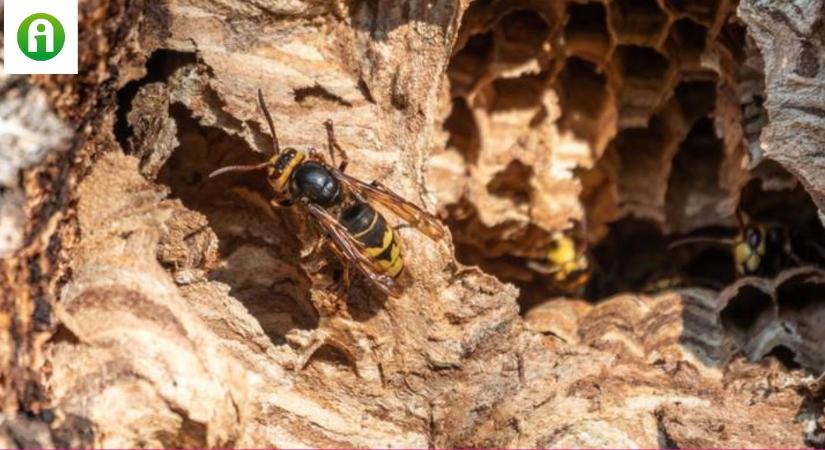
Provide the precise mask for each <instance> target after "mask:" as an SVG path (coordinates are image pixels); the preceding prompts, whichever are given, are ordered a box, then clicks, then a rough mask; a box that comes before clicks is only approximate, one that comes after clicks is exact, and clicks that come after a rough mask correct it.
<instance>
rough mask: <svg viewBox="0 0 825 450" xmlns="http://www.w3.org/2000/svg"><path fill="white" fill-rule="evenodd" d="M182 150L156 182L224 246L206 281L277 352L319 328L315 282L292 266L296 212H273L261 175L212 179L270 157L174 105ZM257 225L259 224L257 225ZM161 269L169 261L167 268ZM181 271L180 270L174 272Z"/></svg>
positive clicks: (295, 256)
mask: <svg viewBox="0 0 825 450" xmlns="http://www.w3.org/2000/svg"><path fill="white" fill-rule="evenodd" d="M169 113H170V116H171V117H172V118H173V119H174V121H175V123H176V125H177V138H178V142H179V145H178V147H177V148H176V149H175V150H174V151H173V152H172V154H171V155H170V157H169V158H168V159H167V160H166V161H165V163H164V164H163V166H161V168H160V171H159V172H158V175H157V181H158V182H159V183H161V184H163V185H165V186H168V187H169V189H170V198H173V199H180V201H181V202H182V203H183V204H184V205H185V206H186V207H187V208H188V209H190V210H193V211H197V212H199V213H201V214H203V215H204V216H205V218H206V222H207V223H208V225H209V228H210V229H211V230H212V232H214V233H215V235H216V237H217V240H218V249H217V251H218V255H219V257H220V260H221V261H223V263H222V264H221V265H220V266H208V265H207V266H204V267H200V268H201V269H203V270H205V271H207V273H208V278H209V279H210V280H213V281H219V282H221V283H225V284H227V285H229V286H230V295H231V296H232V297H234V298H236V299H238V300H239V301H241V302H242V303H243V304H244V306H245V307H246V309H247V310H248V311H249V313H250V314H252V315H253V316H254V317H255V318H256V319H257V320H258V322H259V323H260V324H261V327H262V328H263V330H264V332H265V333H266V334H267V335H268V336H269V337H270V339H272V341H273V343H275V344H277V345H282V344H285V343H286V341H285V339H284V336H285V335H286V334H287V333H288V332H289V331H290V330H292V329H315V328H317V327H318V314H317V312H316V311H315V309H314V307H313V306H312V303H311V302H310V299H309V295H310V284H311V282H310V280H309V279H308V277H307V275H306V274H304V273H303V272H302V270H301V269H300V268H299V267H297V265H295V264H294V263H292V261H298V260H300V259H301V253H300V252H301V247H300V246H299V245H298V244H297V242H296V239H294V238H290V236H294V235H295V233H296V232H297V231H296V230H297V228H296V224H295V221H294V220H293V218H292V217H291V215H290V213H289V212H287V211H278V210H276V211H275V212H274V213H273V212H272V209H270V206H269V199H270V198H271V188H270V187H269V184H268V183H267V181H266V177H265V174H264V173H263V172H261V171H254V172H236V173H232V172H230V173H226V174H223V175H221V176H219V177H216V178H209V174H210V173H211V172H212V171H214V170H216V169H218V168H220V167H224V166H228V165H244V164H257V163H260V162H261V161H263V159H264V157H263V156H262V155H260V154H259V153H256V152H255V151H253V150H252V149H251V148H250V147H249V145H248V144H246V142H245V141H244V140H243V139H241V138H240V137H237V136H233V135H230V134H228V133H227V132H226V131H224V130H222V129H221V128H218V127H209V126H203V125H201V124H199V123H198V121H197V120H196V119H195V118H193V117H192V113H191V112H190V111H189V110H188V109H187V108H186V107H185V106H183V105H181V104H177V103H175V104H172V105H171V106H170V110H169ZM255 224H257V225H255ZM162 262H163V261H162ZM172 269H173V270H174V269H175V268H174V267H173V268H172Z"/></svg>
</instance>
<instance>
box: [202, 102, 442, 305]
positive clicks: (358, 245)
mask: <svg viewBox="0 0 825 450" xmlns="http://www.w3.org/2000/svg"><path fill="white" fill-rule="evenodd" d="M258 102H259V103H260V107H261V110H262V111H263V113H264V116H265V118H266V121H267V123H268V124H269V131H270V133H271V134H272V136H271V145H272V156H271V157H270V158H269V160H267V161H265V162H262V163H260V164H253V165H241V166H227V167H223V168H220V169H218V170H215V171H214V172H212V173H211V174H210V175H209V177H210V178H211V177H215V176H218V175H221V174H224V173H228V172H242V171H253V170H265V171H266V177H267V181H268V182H269V184H270V185H271V186H272V189H273V191H274V195H275V198H274V199H272V200H271V203H272V205H273V206H282V207H288V206H292V205H297V206H299V207H300V208H302V209H304V210H305V211H306V212H308V213H309V215H310V216H311V217H312V218H313V219H314V223H315V224H317V225H318V226H319V227H320V228H321V230H322V231H323V233H324V235H325V236H328V237H329V238H331V239H332V245H331V248H332V250H333V253H335V254H336V255H337V256H338V257H339V258H340V259H341V260H342V263H343V265H344V274H343V282H344V289H345V291H346V290H347V289H348V287H349V282H350V274H349V265H350V264H352V265H354V266H355V267H356V269H357V270H358V271H359V272H360V273H361V274H362V275H363V276H364V277H365V278H366V279H367V280H369V281H370V282H371V283H372V284H373V285H374V286H376V287H377V288H379V289H380V290H381V291H382V292H384V293H385V294H387V295H389V296H392V297H398V296H400V295H401V293H402V291H403V289H402V287H401V285H400V284H399V281H398V279H399V277H400V275H401V273H402V271H403V270H404V259H403V257H402V255H401V246H400V245H399V242H398V240H397V238H396V236H395V234H394V233H393V229H392V228H391V227H390V226H389V224H387V221H386V220H385V219H384V217H383V216H382V215H381V214H380V213H379V212H378V211H376V210H375V209H374V208H373V207H372V204H371V203H370V202H375V203H377V204H380V205H382V206H384V207H386V208H387V209H388V210H390V211H391V212H393V213H394V214H395V215H397V216H399V217H400V218H402V219H404V220H405V221H407V222H409V223H410V224H411V225H413V226H415V227H417V228H418V229H419V230H420V231H422V232H423V233H424V234H426V235H427V236H429V237H430V238H431V239H433V240H438V239H441V238H442V237H443V236H444V234H445V231H444V228H443V226H442V225H441V223H440V222H439V221H438V219H436V218H435V217H434V216H433V215H431V214H429V213H427V212H425V211H423V210H421V209H420V208H419V207H418V206H416V205H414V204H412V203H410V202H408V201H407V200H405V199H403V198H402V197H401V196H399V195H398V194H396V193H394V192H392V191H391V190H389V189H388V188H386V187H384V186H383V185H382V184H380V183H379V182H378V181H373V182H372V183H371V184H367V183H364V182H363V181H361V180H359V179H357V178H354V177H351V176H349V175H347V174H345V173H344V171H345V170H346V167H347V164H348V159H347V157H346V153H345V152H344V150H343V148H341V146H340V145H339V144H338V141H337V140H336V138H335V132H334V130H333V124H332V121H326V122H325V123H324V125H325V127H326V130H327V145H328V148H329V153H330V159H331V161H332V164H333V165H329V164H327V163H326V162H325V161H324V159H323V157H321V156H320V155H319V154H317V152H316V151H315V150H310V151H309V152H304V151H300V150H297V149H295V148H292V147H287V148H285V149H284V150H283V152H282V151H281V148H280V145H279V143H278V135H277V134H276V132H275V125H274V123H273V121H272V116H271V115H270V113H269V110H268V109H267V107H266V104H265V102H264V97H263V93H262V92H261V90H260V89H259V90H258ZM333 150H335V151H337V152H338V153H339V154H340V155H341V159H342V161H341V164H340V165H338V167H334V165H335V153H334V151H333Z"/></svg>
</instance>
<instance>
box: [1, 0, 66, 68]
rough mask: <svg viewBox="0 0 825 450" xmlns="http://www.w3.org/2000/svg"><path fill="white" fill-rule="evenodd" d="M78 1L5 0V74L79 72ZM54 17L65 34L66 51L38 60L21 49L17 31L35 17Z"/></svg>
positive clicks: (64, 46)
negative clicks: (40, 15) (38, 14)
mask: <svg viewBox="0 0 825 450" xmlns="http://www.w3.org/2000/svg"><path fill="white" fill-rule="evenodd" d="M77 2H78V0H5V1H4V2H3V59H4V60H3V72H4V73H6V74H76V73H77ZM36 13H46V14H50V15H52V16H54V17H55V18H56V19H57V20H58V21H60V23H61V25H63V30H64V32H65V33H66V41H65V43H64V44H63V49H62V50H60V53H58V54H57V55H56V56H55V57H54V58H52V59H49V60H46V61H35V60H33V59H31V58H29V57H28V56H26V55H25V54H24V53H23V52H22V51H21V50H20V47H18V44H17V30H18V28H20V24H21V23H23V21H24V20H25V19H26V18H27V17H29V16H30V15H32V14H36Z"/></svg>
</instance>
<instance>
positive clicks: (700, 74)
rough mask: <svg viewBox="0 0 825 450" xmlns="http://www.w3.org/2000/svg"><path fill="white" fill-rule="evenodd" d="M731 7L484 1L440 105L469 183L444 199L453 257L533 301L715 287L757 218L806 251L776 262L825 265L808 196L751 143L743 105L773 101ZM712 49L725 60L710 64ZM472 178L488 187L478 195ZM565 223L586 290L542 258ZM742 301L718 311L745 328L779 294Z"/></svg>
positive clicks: (470, 22)
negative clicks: (583, 259) (584, 259)
mask: <svg viewBox="0 0 825 450" xmlns="http://www.w3.org/2000/svg"><path fill="white" fill-rule="evenodd" d="M722 5H723V4H722V3H721V2H719V1H718V0H703V1H698V2H686V1H682V0H668V1H666V2H657V1H654V0H645V1H623V0H613V1H609V2H582V1H566V2H565V1H559V2H554V3H551V4H548V5H542V6H541V7H539V6H538V5H533V4H531V3H529V2H525V3H519V5H518V8H515V9H514V7H512V5H510V6H507V5H505V3H504V2H496V1H490V2H483V3H475V4H474V5H473V6H472V7H471V8H470V11H468V13H467V15H465V18H464V22H463V24H462V27H461V29H460V31H459V39H458V40H457V46H456V49H455V51H454V56H453V58H452V60H451V62H450V64H449V70H448V82H449V86H450V91H449V92H450V95H449V97H448V98H445V107H444V111H446V112H447V113H446V114H445V115H444V118H445V120H444V130H445V132H446V135H447V139H446V146H447V148H448V149H450V148H452V149H456V150H458V152H459V153H460V154H463V155H464V156H465V158H464V163H465V171H464V173H465V174H472V178H473V179H472V180H470V181H464V182H465V183H468V184H467V188H466V189H465V190H464V194H463V195H460V196H459V197H458V199H457V200H456V201H453V202H452V203H449V204H446V205H443V208H442V210H443V211H445V212H446V215H447V223H448V224H449V225H450V227H451V229H452V231H453V235H454V237H455V239H456V244H457V250H458V251H457V257H458V259H459V260H460V261H461V262H462V263H465V264H473V265H479V266H480V267H481V268H482V269H483V270H485V271H487V272H489V273H492V274H494V275H496V276H498V277H499V278H500V279H501V280H503V281H507V282H512V283H515V284H516V285H517V286H519V287H520V288H521V298H520V302H521V306H522V309H523V310H527V309H529V308H530V307H531V306H532V305H533V304H534V303H536V302H540V301H544V300H546V299H547V298H551V297H553V296H565V297H582V296H583V297H584V298H587V299H589V300H591V301H598V300H600V299H602V298H605V297H607V296H610V295H613V294H616V293H621V292H627V291H634V292H639V291H641V292H657V291H660V290H662V289H673V288H677V287H692V286H701V287H705V288H710V289H714V290H720V289H722V288H724V287H725V286H727V285H730V284H731V283H733V282H734V281H736V280H737V279H738V278H739V277H740V276H741V275H739V274H738V273H737V264H740V263H741V262H739V261H737V260H736V258H735V254H734V252H733V246H732V242H733V240H734V239H735V238H736V236H737V235H738V234H739V233H741V232H743V227H747V226H758V227H767V226H768V224H774V223H775V224H778V225H782V226H783V227H784V228H785V229H787V230H788V248H790V249H791V250H792V251H793V253H794V254H798V255H799V256H800V257H799V258H798V260H793V258H789V257H783V259H782V264H781V265H780V269H788V268H790V267H794V266H799V265H805V264H814V265H822V264H823V263H825V258H820V256H819V254H823V255H825V251H820V249H825V241H823V239H824V238H825V234H823V233H825V232H824V231H823V229H822V226H821V224H820V223H819V221H818V218H817V216H816V208H815V206H814V204H813V202H812V200H811V198H810V196H809V195H808V194H807V193H806V192H805V191H804V189H803V188H802V186H801V185H800V183H798V182H797V181H796V179H795V178H794V177H793V175H791V174H788V173H787V172H785V171H784V170H783V169H782V168H781V167H780V166H778V164H775V163H772V162H771V161H760V159H759V158H760V155H758V154H755V153H754V152H753V151H752V150H751V147H753V145H752V143H751V142H749V140H752V139H751V138H752V137H753V136H757V138H758V129H755V128H754V126H752V125H751V124H749V122H748V121H749V120H750V118H749V117H746V116H748V115H749V113H748V111H750V110H749V109H748V107H747V105H744V104H740V103H739V100H737V99H742V100H741V101H742V102H747V101H750V100H747V99H752V101H753V102H758V101H760V99H762V98H764V96H763V95H764V94H763V93H762V91H761V90H763V89H764V74H763V73H762V72H761V68H759V67H758V66H759V64H758V60H759V54H758V50H756V48H755V46H754V44H753V42H752V41H750V40H749V39H748V37H747V35H746V33H745V30H744V27H743V26H742V25H741V24H740V23H739V22H737V20H736V18H735V17H734V14H733V10H734V7H735V5H729V4H724V5H725V6H724V8H723V7H722ZM549 19H553V20H549ZM720 25H721V26H720ZM527 30H532V31H533V33H532V34H531V35H530V38H529V39H528V38H526V37H524V36H525V34H524V32H526V31H527ZM527 55H529V57H528V56H527ZM713 58H718V59H719V61H720V64H718V65H716V66H714V65H708V63H707V62H708V61H710V60H711V59H713ZM514 61H517V62H519V64H520V65H514V64H513V62H514ZM754 61H756V63H754ZM745 91H747V93H748V95H743V93H744V92H745ZM757 106H759V107H761V104H760V105H757ZM751 109H753V108H751ZM536 111H539V112H536ZM760 111H763V109H760ZM520 114H523V115H520ZM523 117H528V119H526V120H525V119H524V118H523ZM754 130H755V131H754ZM737 139H739V140H737ZM436 157H437V155H436ZM548 160H549V161H550V162H549V163H548V162H547V161H548ZM743 161H745V162H750V166H749V167H745V164H743ZM502 167H504V168H505V169H503V170H502ZM475 169H478V170H475ZM485 176H486V177H487V178H486V179H485V178H484V177H485ZM475 178H478V180H476V179H475ZM571 180H572V182H571ZM479 182H480V183H482V184H481V186H480V187H484V188H486V189H474V188H473V183H479ZM571 185H572V187H571ZM451 198H455V197H454V196H453V197H451ZM502 198H506V199H509V200H511V202H510V203H509V204H508V205H509V209H507V208H505V207H502V206H501V205H502V204H503V203H502V202H501V201H500V199H502ZM774 204H775V205H784V209H783V208H780V207H773V206H772V205H774ZM513 205H518V206H526V208H513V207H512V206H513ZM789 205H792V206H791V207H789ZM487 208H501V209H500V210H498V211H496V210H495V209H491V212H489V213H486V214H485V210H486V209H487ZM494 211H495V212H494ZM737 211H739V212H740V214H741V215H742V216H744V217H746V222H745V223H740V222H739V221H738V220H737ZM788 211H793V214H788ZM520 214H523V215H520ZM553 214H556V215H561V216H563V217H566V220H564V221H562V222H561V223H559V222H558V221H554V220H551V219H547V217H548V216H550V217H555V216H553ZM502 218H503V219H502ZM559 233H561V234H562V235H564V236H567V237H569V238H570V239H573V240H575V241H576V244H577V248H579V249H581V250H580V251H581V252H584V253H585V254H586V255H588V258H589V260H590V262H591V264H590V266H589V268H588V272H589V277H586V279H587V281H586V283H585V284H584V286H581V285H580V286H575V287H571V286H570V285H564V286H559V285H558V283H556V282H555V281H554V280H556V281H557V279H558V278H559V277H558V276H557V275H554V274H555V272H554V271H553V270H552V268H551V270H550V271H549V272H550V273H549V274H548V272H544V273H542V272H540V271H536V270H534V268H535V267H538V266H542V265H543V267H545V268H547V266H548V265H550V266H552V263H553V261H548V258H549V257H548V256H547V255H548V253H547V252H548V250H549V248H550V245H551V244H552V243H553V239H554V236H557V235H558V234H559ZM683 241H689V242H690V243H687V244H684V245H683V244H682V242H683ZM766 259H770V255H768V256H767V257H766ZM768 272H769V271H768ZM760 275H761V276H773V275H776V273H765V274H760ZM812 289H816V290H817V291H819V287H816V288H812ZM737 298H738V299H742V300H734V301H733V302H732V303H731V304H730V305H728V307H727V308H726V309H725V310H724V311H723V312H722V321H723V322H724V323H725V324H727V327H728V328H730V329H732V330H734V332H735V333H737V332H738V333H746V332H747V330H748V329H749V328H750V327H751V326H753V323H754V322H755V321H757V319H758V317H760V316H761V315H762V314H763V313H764V309H765V308H767V307H768V306H769V305H770V304H771V303H770V300H769V299H766V298H765V297H764V296H763V295H761V294H758V293H756V292H750V291H748V289H744V288H743V293H742V294H741V295H740V296H739V297H737ZM777 352H781V350H777Z"/></svg>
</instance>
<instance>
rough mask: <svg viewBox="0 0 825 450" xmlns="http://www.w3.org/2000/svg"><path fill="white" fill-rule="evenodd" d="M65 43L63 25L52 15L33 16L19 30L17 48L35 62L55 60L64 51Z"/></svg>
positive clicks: (39, 14) (38, 14) (27, 18)
mask: <svg viewBox="0 0 825 450" xmlns="http://www.w3.org/2000/svg"><path fill="white" fill-rule="evenodd" d="M65 42H66V32H65V31H64V30H63V25H62V24H61V23H60V21H59V20H57V19H56V18H55V17H54V16H52V15H50V14H46V13H37V14H32V15H30V16H29V17H26V20H24V21H23V23H21V24H20V28H18V29H17V46H18V47H20V51H22V52H23V54H24V55H26V56H27V57H29V58H31V59H33V60H35V61H46V60H49V59H52V58H54V57H55V56H57V54H58V53H60V50H63V44H64V43H65Z"/></svg>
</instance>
